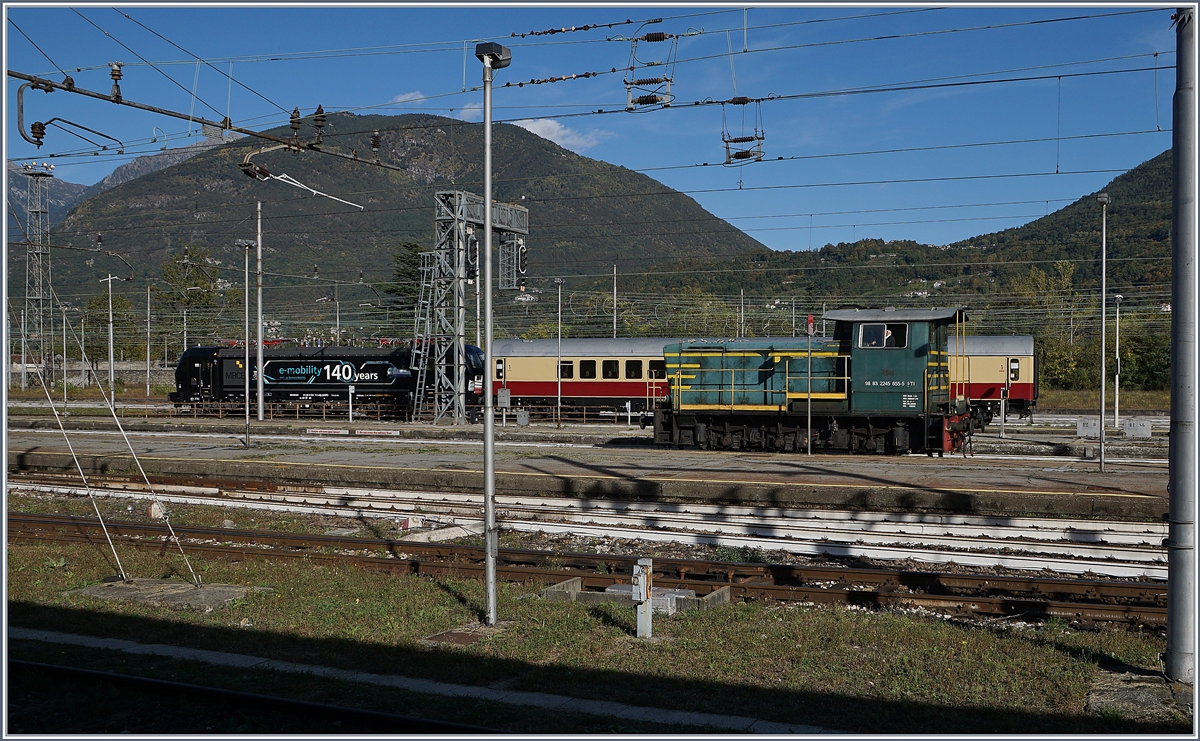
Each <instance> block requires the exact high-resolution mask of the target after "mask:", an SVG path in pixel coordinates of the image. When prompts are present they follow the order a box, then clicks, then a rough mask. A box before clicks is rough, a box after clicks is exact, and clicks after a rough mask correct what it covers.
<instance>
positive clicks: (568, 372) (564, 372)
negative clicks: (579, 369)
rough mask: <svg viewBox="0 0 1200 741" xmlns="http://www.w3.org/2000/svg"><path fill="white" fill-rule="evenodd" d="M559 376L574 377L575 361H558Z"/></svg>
mask: <svg viewBox="0 0 1200 741" xmlns="http://www.w3.org/2000/svg"><path fill="white" fill-rule="evenodd" d="M558 377H559V378H574V377H575V361H574V360H560V361H559V363H558Z"/></svg>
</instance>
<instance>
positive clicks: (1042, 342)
mask: <svg viewBox="0 0 1200 741" xmlns="http://www.w3.org/2000/svg"><path fill="white" fill-rule="evenodd" d="M1074 275H1075V265H1074V264H1073V263H1070V262H1067V261H1066V260H1060V261H1059V262H1056V263H1054V272H1052V273H1047V272H1044V271H1042V270H1040V269H1038V268H1036V267H1033V268H1030V269H1029V273H1028V274H1026V275H1023V276H1017V277H1016V278H1014V279H1013V280H1012V283H1011V284H1010V290H1011V292H1012V294H1013V295H1014V296H1016V297H1018V298H1020V299H1022V302H1021V303H1022V304H1023V307H1022V308H1023V309H1024V310H1025V311H1026V312H1028V314H1029V315H1031V316H1033V317H1036V323H1035V324H1034V325H1033V326H1032V327H1030V334H1032V335H1033V336H1034V339H1035V341H1036V343H1037V350H1036V352H1037V356H1038V365H1039V367H1040V370H1041V376H1042V381H1044V382H1045V383H1046V385H1047V386H1049V387H1050V388H1064V389H1073V388H1091V387H1094V386H1095V385H1096V384H1098V383H1099V381H1100V377H1099V370H1098V368H1099V352H1100V348H1099V343H1098V342H1088V341H1085V340H1084V337H1083V331H1084V322H1083V321H1082V320H1083V319H1084V317H1087V316H1090V315H1091V314H1092V313H1093V312H1094V311H1095V307H1094V306H1089V305H1088V304H1089V303H1091V302H1089V301H1087V300H1086V299H1085V298H1084V297H1083V296H1082V294H1080V293H1079V292H1078V291H1076V290H1075V287H1074V283H1073V277H1074ZM1093 345H1095V347H1093ZM1093 377H1094V378H1093Z"/></svg>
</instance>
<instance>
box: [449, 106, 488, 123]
mask: <svg viewBox="0 0 1200 741" xmlns="http://www.w3.org/2000/svg"><path fill="white" fill-rule="evenodd" d="M450 111H451V113H452V114H453V115H454V116H455V117H456V118H461V119H462V120H464V121H479V120H481V119H482V118H483V104H482V103H469V104H467V105H465V106H463V107H462V108H459V109H458V110H457V111H456V110H454V109H453V108H452V109H450Z"/></svg>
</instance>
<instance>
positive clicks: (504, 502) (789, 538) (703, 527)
mask: <svg viewBox="0 0 1200 741" xmlns="http://www.w3.org/2000/svg"><path fill="white" fill-rule="evenodd" d="M126 486H129V485H126ZM28 488H30V489H33V490H35V491H43V492H46V493H57V494H67V495H76V494H78V493H79V492H78V491H75V490H74V489H73V488H72V487H52V486H47V485H29V486H28ZM175 488H176V489H181V490H188V491H189V492H190V494H189V495H184V496H179V495H170V494H166V493H165V492H164V493H160V494H158V496H159V497H160V498H167V500H168V501H174V502H175V503H186V504H201V505H214V504H216V505H220V506H229V503H230V500H231V499H234V500H242V501H244V500H246V499H250V500H252V501H254V502H255V503H256V504H255V508H262V509H274V510H283V511H306V512H310V513H319V514H329V515H343V516H344V515H350V516H361V515H362V514H364V513H367V512H370V513H371V514H373V515H375V516H381V517H386V516H395V515H400V514H404V515H407V514H413V513H415V512H416V511H418V510H423V511H428V510H434V511H436V512H438V513H439V514H444V515H447V517H444V518H441V524H460V525H461V524H475V522H476V520H477V519H478V509H479V505H478V503H477V499H478V498H477V497H474V498H471V497H469V495H465V494H452V493H443V492H437V493H430V494H422V493H417V492H390V493H391V494H393V495H410V496H413V497H414V500H413V501H411V502H408V503H405V502H403V501H402V500H399V498H398V497H397V496H390V497H379V496H362V497H358V498H353V496H352V494H351V492H352V491H354V492H356V493H357V492H359V491H362V492H365V491H367V490H349V489H338V488H332V489H330V488H326V492H328V493H330V494H335V495H336V496H321V495H319V494H315V493H312V492H304V493H300V492H289V493H275V494H271V493H262V492H258V491H250V492H247V491H245V490H242V491H230V490H221V489H220V488H219V487H175ZM313 488H317V487H313ZM119 491H120V493H119V494H118V496H124V497H131V498H145V497H146V496H148V495H143V494H139V493H136V492H130V491H128V490H127V489H120V490H119ZM200 492H203V495H201V496H197V494H199V493H200ZM96 493H101V494H102V493H104V490H103V489H100V490H96ZM425 497H430V498H432V499H433V501H430V500H429V499H426V498H425ZM281 500H282V501H281ZM498 500H499V503H500V505H501V506H502V507H503V508H504V519H505V527H506V528H507V529H510V530H516V531H523V532H539V531H540V532H564V533H565V532H574V533H583V532H586V533H587V534H589V535H593V536H596V537H621V538H638V539H643V540H651V541H657V542H663V541H672V542H678V541H684V542H693V543H704V544H710V545H734V546H738V547H751V548H769V549H779V550H785V551H789V552H793V553H808V554H825V555H832V556H848V557H868V558H880V559H888V560H903V559H905V558H912V559H915V560H921V561H927V562H932V563H948V562H955V563H959V564H963V565H972V566H994V565H1000V566H1005V567H1008V568H1016V569H1035V570H1037V569H1047V568H1048V569H1052V570H1055V571H1061V572H1064V573H1097V574H1103V575H1108V576H1117V577H1125V578H1130V577H1132V578H1151V579H1156V578H1158V579H1161V578H1165V576H1166V569H1165V566H1164V565H1163V553H1162V550H1161V549H1160V548H1155V547H1144V548H1143V547H1124V548H1110V547H1101V546H1098V545H1094V544H1093V543H1079V542H1070V541H1067V540H1061V541H1060V542H1057V543H1047V542H1045V541H1042V542H1030V541H1028V540H1012V539H1001V538H997V537H995V536H994V535H992V536H985V537H972V536H958V537H944V536H938V535H931V534H928V533H925V534H923V533H908V532H905V530H904V527H907V528H908V529H915V528H914V527H913V526H912V525H906V526H904V527H900V528H898V529H897V530H896V531H895V532H894V533H892V534H883V535H880V534H878V532H877V530H878V529H881V527H880V525H879V523H877V522H868V523H866V524H865V525H864V526H863V527H860V528H858V529H848V528H838V527H835V526H833V525H828V524H827V525H825V526H824V527H810V528H807V529H804V528H800V527H798V526H797V525H794V524H792V522H791V521H790V518H786V519H785V520H779V519H777V520H775V521H772V520H771V519H770V518H758V519H754V518H748V517H743V518H742V519H741V522H738V521H736V518H734V520H735V521H733V522H725V521H724V520H723V519H718V518H717V517H716V516H715V515H716V514H717V513H718V512H719V509H717V508H710V516H709V517H707V518H699V519H697V518H686V517H685V516H682V515H679V514H674V513H662V512H661V511H656V512H654V513H653V514H652V515H651V516H650V517H646V516H638V515H636V514H635V515H606V514H603V513H599V512H595V511H593V512H587V513H579V514H574V513H570V512H567V513H562V512H554V511H553V510H552V509H551V507H552V506H553V504H552V503H554V502H561V503H569V504H570V505H572V506H582V505H580V504H579V502H577V501H575V500H539V499H534V500H533V501H534V502H535V504H532V505H528V506H525V507H520V506H515V505H514V504H512V502H520V501H524V499H523V498H522V497H500V498H498ZM586 504H591V505H593V506H594V508H596V509H601V508H607V509H612V508H616V507H624V506H625V505H626V504H629V505H631V506H632V505H635V504H640V503H622V502H614V501H609V500H587V502H586ZM641 507H642V508H643V509H644V508H652V509H656V510H661V509H662V508H663V507H670V505H646V504H641ZM742 509H745V510H747V511H752V510H750V508H742ZM433 519H438V518H433ZM647 519H649V520H650V522H649V523H648V522H647ZM978 519H980V520H989V519H990V520H994V519H996V518H978ZM1030 519H1031V522H1032V518H1030ZM1045 522H1052V521H1045ZM1027 524H1028V523H1027ZM1072 524H1080V523H1072ZM1086 525H1087V526H1088V527H1089V528H1090V529H1088V530H1081V531H1080V532H1081V533H1082V534H1083V536H1084V537H1085V539H1086V540H1088V541H1094V539H1095V538H1096V537H1098V535H1099V534H1098V532H1097V529H1098V528H1100V527H1107V526H1108V525H1109V523H1102V522H1089V523H1086ZM647 526H649V528H652V529H647ZM671 527H673V528H675V529H667V528H671ZM1137 529H1142V530H1146V529H1149V530H1150V531H1151V533H1153V527H1152V526H1142V525H1137V526H1134V530H1135V531H1136V530H1137ZM697 531H699V532H697ZM764 531H765V532H764ZM1015 532H1021V531H1019V530H1018V531H1015ZM1022 534H1024V533H1022ZM1063 535H1064V536H1066V537H1069V535H1068V534H1066V533H1065V532H1064V533H1063ZM1011 537H1012V536H1010V538H1011ZM1150 537H1152V535H1148V534H1143V533H1136V532H1135V533H1134V539H1135V541H1136V542H1138V543H1143V542H1145V541H1146V540H1148V539H1150ZM1159 537H1161V534H1160V535H1159ZM930 546H940V548H936V547H930ZM970 548H974V549H976V550H974V551H970V550H968V549H970ZM997 551H1005V552H1004V553H997ZM985 554H986V555H985Z"/></svg>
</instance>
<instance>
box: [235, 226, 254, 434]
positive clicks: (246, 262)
mask: <svg viewBox="0 0 1200 741" xmlns="http://www.w3.org/2000/svg"><path fill="white" fill-rule="evenodd" d="M238 241H240V242H241V243H242V271H243V276H244V277H243V280H244V283H243V285H244V286H246V290H244V291H243V292H242V308H243V309H244V317H245V322H244V323H243V325H242V328H243V334H242V337H244V338H245V340H244V344H243V345H242V349H243V351H244V352H243V353H242V357H243V359H244V360H243V363H242V381H243V389H244V397H243V400H244V401H245V407H246V437H245V440H243V441H242V444H243V445H245V446H246V447H247V448H248V447H250V245H251V244H252V243H251V242H250V240H248V239H245V240H238Z"/></svg>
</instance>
